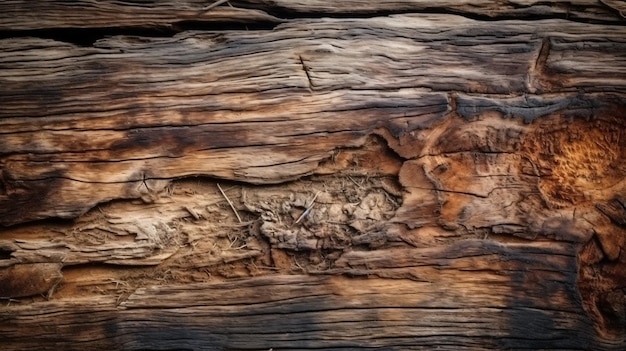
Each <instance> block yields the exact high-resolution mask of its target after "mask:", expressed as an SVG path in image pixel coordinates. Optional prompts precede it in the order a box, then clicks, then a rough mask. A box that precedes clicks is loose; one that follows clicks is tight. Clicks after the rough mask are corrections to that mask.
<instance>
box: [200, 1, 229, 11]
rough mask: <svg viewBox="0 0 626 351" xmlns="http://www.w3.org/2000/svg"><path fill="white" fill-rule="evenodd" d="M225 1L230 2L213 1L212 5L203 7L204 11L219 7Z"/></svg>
mask: <svg viewBox="0 0 626 351" xmlns="http://www.w3.org/2000/svg"><path fill="white" fill-rule="evenodd" d="M225 2H228V0H218V1H216V2H214V3H212V4H211V5H209V6H207V7H205V8H203V9H202V11H209V10H210V9H212V8H214V7H217V6H220V5H221V4H223V3H225Z"/></svg>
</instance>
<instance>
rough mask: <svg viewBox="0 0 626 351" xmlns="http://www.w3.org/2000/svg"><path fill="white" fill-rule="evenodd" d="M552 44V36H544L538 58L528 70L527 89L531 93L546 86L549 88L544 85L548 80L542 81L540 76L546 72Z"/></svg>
mask: <svg viewBox="0 0 626 351" xmlns="http://www.w3.org/2000/svg"><path fill="white" fill-rule="evenodd" d="M550 46H551V45H550V37H545V38H543V40H542V42H541V47H540V48H539V53H538V54H537V58H536V59H535V62H534V63H533V65H532V66H531V67H530V70H529V72H528V82H527V89H528V91H529V92H530V93H536V92H537V90H540V91H541V90H543V89H544V88H546V89H547V88H549V87H544V85H545V83H546V82H543V81H540V80H539V77H540V76H542V75H543V74H544V69H545V67H546V62H547V61H548V55H550Z"/></svg>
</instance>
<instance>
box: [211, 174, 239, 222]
mask: <svg viewBox="0 0 626 351" xmlns="http://www.w3.org/2000/svg"><path fill="white" fill-rule="evenodd" d="M216 184H217V188H218V189H219V190H220V193H222V196H224V198H225V199H226V202H228V204H229V205H230V208H231V209H232V210H233V212H234V213H235V216H237V220H238V221H239V223H241V222H242V221H241V217H239V213H237V210H236V209H235V205H233V203H232V201H230V199H229V198H228V196H226V193H225V192H224V190H222V187H221V186H220V184H219V183H216Z"/></svg>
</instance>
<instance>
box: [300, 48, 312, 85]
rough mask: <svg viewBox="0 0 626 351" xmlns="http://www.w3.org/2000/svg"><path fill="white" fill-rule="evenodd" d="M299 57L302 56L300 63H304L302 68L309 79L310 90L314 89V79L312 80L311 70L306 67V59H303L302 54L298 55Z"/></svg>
mask: <svg viewBox="0 0 626 351" xmlns="http://www.w3.org/2000/svg"><path fill="white" fill-rule="evenodd" d="M298 58H300V64H301V65H302V69H303V70H304V74H306V79H307V80H308V81H309V90H310V91H313V81H312V80H311V75H310V74H309V70H308V68H307V67H306V64H304V60H303V59H302V55H298Z"/></svg>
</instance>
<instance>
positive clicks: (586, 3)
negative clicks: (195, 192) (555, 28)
mask: <svg viewBox="0 0 626 351" xmlns="http://www.w3.org/2000/svg"><path fill="white" fill-rule="evenodd" d="M213 3H216V1H211V0H208V1H206V0H184V1H128V2H122V1H110V0H106V1H98V2H93V1H84V0H82V1H75V2H74V3H72V5H71V7H70V8H68V5H67V4H65V3H59V2H58V1H51V0H40V1H37V2H36V3H33V2H32V1H27V0H6V1H2V3H0V30H10V31H16V30H40V29H50V28H52V29H55V28H116V27H138V28H146V27H147V28H149V27H161V28H172V27H173V28H174V29H175V28H176V26H180V25H181V24H185V23H189V22H192V23H199V24H202V23H205V24H206V23H217V24H220V23H222V24H223V23H252V24H253V23H270V24H275V23H280V22H281V21H286V20H289V18H293V17H307V16H311V15H316V16H320V15H328V16H332V15H337V14H351V15H361V16H362V15H376V14H381V13H382V14H393V13H409V12H420V11H432V12H445V13H450V12H452V13H457V14H464V15H467V16H469V17H472V16H474V17H477V18H486V19H489V18H492V19H505V18H513V17H515V18H531V19H534V18H537V17H539V18H564V19H570V20H578V21H593V22H605V23H620V22H623V20H624V17H625V16H626V15H625V13H626V6H625V5H624V4H623V2H622V1H620V0H602V1H596V0H570V1H559V2H548V1H538V0H507V1H499V2H497V3H496V2H494V1H491V0H478V1H455V0H439V1H432V0H410V1H392V0H384V1H372V0H351V1H341V2H336V1H329V0H315V1H309V0H307V1H293V0H278V1H277V0H272V1H267V0H246V1H229V2H228V3H223V4H221V5H219V6H216V7H211V5H212V4H213ZM33 14H36V18H35V19H34V18H33Z"/></svg>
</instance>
